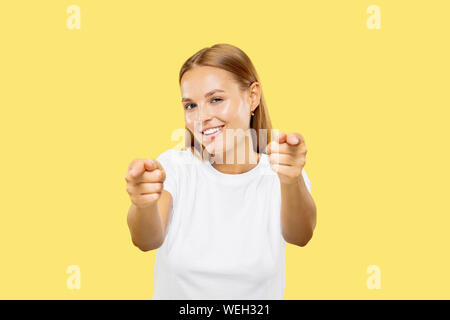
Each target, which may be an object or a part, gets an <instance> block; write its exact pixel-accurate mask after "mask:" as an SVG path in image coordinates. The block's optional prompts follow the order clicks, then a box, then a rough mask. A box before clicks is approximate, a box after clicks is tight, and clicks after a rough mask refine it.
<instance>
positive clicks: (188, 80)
mask: <svg viewBox="0 0 450 320" xmlns="http://www.w3.org/2000/svg"><path fill="white" fill-rule="evenodd" d="M181 95H182V104H183V108H184V116H185V122H186V128H188V129H189V130H190V131H191V132H192V134H193V135H194V137H195V139H197V141H199V142H200V143H201V144H202V145H203V146H204V147H205V148H206V149H207V151H208V152H209V153H210V154H212V155H216V156H217V155H218V154H225V153H226V152H227V151H228V150H230V149H232V148H234V142H233V140H234V136H236V140H237V141H236V142H237V147H239V146H242V145H244V144H245V136H244V135H243V134H241V132H246V130H247V129H249V125H250V116H251V112H252V111H253V110H254V109H255V108H256V107H257V106H258V105H259V99H260V86H259V83H257V82H255V83H253V84H252V86H250V87H249V89H248V90H246V91H245V92H242V91H240V89H239V87H238V84H237V83H236V82H235V80H234V79H233V78H232V76H231V73H229V72H228V71H226V70H223V69H220V68H215V67H210V66H196V67H194V68H192V69H190V70H189V71H187V72H186V73H185V74H184V75H183V77H182V80H181ZM209 128H214V129H213V130H208V129H209ZM237 129H242V130H237ZM217 130H218V131H217ZM227 136H228V139H227ZM230 139H232V140H230ZM249 140H250V141H249V142H250V145H251V143H252V142H251V139H249ZM227 161H228V160H227Z"/></svg>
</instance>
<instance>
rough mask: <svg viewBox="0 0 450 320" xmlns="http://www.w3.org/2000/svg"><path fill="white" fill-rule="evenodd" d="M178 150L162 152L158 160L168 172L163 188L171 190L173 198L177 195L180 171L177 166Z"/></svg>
mask: <svg viewBox="0 0 450 320" xmlns="http://www.w3.org/2000/svg"><path fill="white" fill-rule="evenodd" d="M175 157H176V150H174V149H169V150H167V151H164V152H163V153H161V154H160V155H159V156H158V157H157V158H156V160H158V162H159V163H161V165H162V167H163V168H164V171H165V172H166V179H165V180H164V187H163V189H164V190H166V191H168V192H170V194H171V195H172V199H175V198H176V196H177V187H178V186H177V181H178V172H177V167H176V158H175Z"/></svg>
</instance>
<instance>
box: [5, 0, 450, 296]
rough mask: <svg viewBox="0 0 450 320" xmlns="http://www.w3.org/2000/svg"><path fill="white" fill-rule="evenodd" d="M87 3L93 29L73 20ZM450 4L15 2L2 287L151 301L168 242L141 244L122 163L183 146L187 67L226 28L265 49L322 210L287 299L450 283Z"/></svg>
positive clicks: (425, 289) (264, 66) (264, 65)
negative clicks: (178, 138)
mask: <svg viewBox="0 0 450 320" xmlns="http://www.w3.org/2000/svg"><path fill="white" fill-rule="evenodd" d="M71 4H76V5H78V6H79V7H80V9H81V29H80V30H76V29H75V30H69V29H68V28H67V26H66V20H67V18H68V16H69V14H68V13H67V12H66V10H67V7H68V6H69V5H71ZM372 4H375V5H378V6H379V7H380V9H381V29H379V30H371V29H369V28H368V27H367V25H366V21H367V19H368V17H369V14H368V13H367V12H366V10H367V7H368V6H369V5H372ZM449 12H450V2H449V1H444V0H442V1H437V0H436V1H363V0H359V1H226V2H223V1H209V0H208V1H84V0H83V1H82V0H74V1H61V0H58V1H11V0H9V1H2V2H1V5H0V34H1V50H0V55H1V59H0V90H1V91H0V106H1V117H0V119H1V120H0V121H1V122H0V124H1V125H0V130H1V131H0V132H1V160H0V161H1V166H0V168H1V169H0V170H1V184H0V186H1V190H0V192H1V203H0V211H1V223H0V237H1V238H0V243H1V258H0V259H1V263H0V298H2V299H49V298H52V299H94V298H95V299H97V298H99V299H151V297H152V293H153V267H154V261H155V252H146V253H144V252H141V251H139V250H138V249H137V248H136V247H134V246H133V245H132V243H131V239H130V235H129V231H128V227H127V225H126V214H127V211H128V207H129V204H130V202H129V198H128V194H127V193H126V191H125V180H124V176H125V174H126V171H127V167H128V164H129V162H130V161H131V160H132V159H133V158H136V157H139V158H142V157H148V158H152V157H153V158H154V157H157V156H158V155H159V154H160V153H161V152H163V151H165V150H167V149H168V148H172V147H173V146H174V145H176V144H177V142H174V141H171V139H170V137H171V133H172V131H173V130H174V129H177V128H183V127H184V122H183V109H182V106H181V102H180V99H181V97H180V91H179V85H178V72H179V69H180V67H181V65H182V64H183V62H184V61H185V60H186V59H187V58H188V57H190V56H191V55H192V54H194V53H195V52H197V51H198V50H200V49H202V48H204V47H207V46H211V45H213V44H215V43H230V44H233V45H236V46H238V47H240V48H241V49H242V50H244V51H245V52H246V53H247V54H248V55H249V56H250V58H251V59H252V61H253V63H254V65H255V67H256V69H257V71H258V73H259V75H260V78H261V82H262V86H263V91H264V95H265V97H266V100H267V103H268V107H269V111H270V115H271V117H272V121H273V124H274V126H275V127H276V128H279V129H281V130H285V131H286V132H292V131H296V132H299V133H301V134H302V135H303V136H304V137H305V140H306V145H307V147H308V155H307V163H306V166H305V170H306V171H307V173H308V175H309V177H310V179H311V183H312V193H313V197H314V199H315V201H316V204H317V209H318V211H317V214H318V223H317V228H316V231H315V234H314V237H313V239H312V240H311V242H310V243H309V244H308V245H307V246H306V247H303V248H301V247H296V246H293V245H290V244H288V247H287V253H286V267H287V271H286V272H287V273H286V290H285V299H397V298H402V299H432V298H433V299H443V298H446V299H448V298H450V295H449V292H450V277H449V269H450V261H449V257H448V251H449V250H448V248H449V244H450V236H449V234H450V232H449V222H450V218H449V208H450V206H449V204H448V198H447V197H448V181H449V178H450V176H449V170H448V163H449V152H448V150H447V149H448V145H449V143H448V138H449V132H448V129H447V126H448V120H449V106H450V98H449V91H450V90H449V87H450V86H449V84H450V80H449V74H450V63H449V57H450V52H449V45H448V39H449V33H450V22H449V16H448V15H449ZM69 265H78V266H79V267H80V268H81V289H80V290H69V289H68V288H67V286H66V279H67V278H68V276H69V275H68V274H66V268H67V267H68V266H69ZM369 265H377V266H379V267H380V269H381V289H379V290H369V289H368V287H367V285H366V280H367V278H368V277H369V274H367V273H366V268H367V267H368V266H369Z"/></svg>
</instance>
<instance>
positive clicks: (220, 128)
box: [202, 125, 225, 140]
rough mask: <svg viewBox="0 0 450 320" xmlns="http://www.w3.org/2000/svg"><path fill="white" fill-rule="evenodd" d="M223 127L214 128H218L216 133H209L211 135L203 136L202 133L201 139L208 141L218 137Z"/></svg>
mask: <svg viewBox="0 0 450 320" xmlns="http://www.w3.org/2000/svg"><path fill="white" fill-rule="evenodd" d="M224 126H225V125H222V126H218V127H214V128H219V130H218V131H216V132H214V133H211V134H204V133H203V132H202V138H203V139H204V140H208V139H211V138H214V137H216V136H218V135H219V134H221V133H222V131H223V127H224ZM206 131H207V130H206Z"/></svg>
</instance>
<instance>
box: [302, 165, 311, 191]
mask: <svg viewBox="0 0 450 320" xmlns="http://www.w3.org/2000/svg"><path fill="white" fill-rule="evenodd" d="M302 176H303V180H304V181H305V184H306V187H307V188H308V191H309V193H310V194H312V193H311V181H309V178H308V175H307V174H306V171H305V168H303V170H302Z"/></svg>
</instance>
